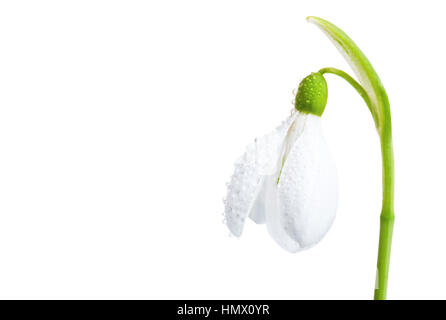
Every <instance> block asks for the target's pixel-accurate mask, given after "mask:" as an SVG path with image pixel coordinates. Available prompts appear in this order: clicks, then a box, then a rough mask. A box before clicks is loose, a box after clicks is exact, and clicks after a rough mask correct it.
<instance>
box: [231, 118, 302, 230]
mask: <svg viewBox="0 0 446 320" xmlns="http://www.w3.org/2000/svg"><path fill="white" fill-rule="evenodd" d="M297 114H298V112H296V113H294V114H293V115H292V116H291V117H289V118H288V119H287V120H285V121H284V122H283V123H282V124H281V125H280V126H279V127H277V128H276V129H275V130H274V131H273V132H271V133H270V134H268V135H265V136H263V137H261V138H258V139H256V140H255V141H254V143H251V144H250V145H248V147H247V150H246V152H245V154H244V155H243V156H242V157H241V158H240V159H239V161H237V163H236V164H235V172H234V174H233V175H232V177H231V181H230V183H229V185H228V191H227V196H226V199H225V219H226V224H227V226H228V228H229V230H230V231H231V233H232V234H234V235H235V236H237V237H238V236H240V235H241V234H242V231H243V226H244V222H245V219H246V217H247V216H248V215H249V214H250V217H251V218H252V219H253V220H254V221H256V222H257V223H263V222H264V221H265V212H264V211H265V208H264V202H263V201H262V200H261V199H262V198H263V196H262V197H259V193H260V192H261V182H262V180H263V177H264V176H265V175H271V174H273V173H274V172H276V170H277V167H276V166H277V159H278V157H279V154H280V151H281V147H282V143H283V140H284V137H285V135H286V133H287V131H288V128H289V126H290V124H291V123H292V122H293V120H294V119H295V118H296V117H297ZM257 198H258V199H260V200H259V201H256V199H257Z"/></svg>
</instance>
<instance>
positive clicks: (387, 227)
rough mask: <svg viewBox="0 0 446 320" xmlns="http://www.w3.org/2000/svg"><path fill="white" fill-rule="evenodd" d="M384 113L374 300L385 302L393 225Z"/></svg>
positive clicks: (387, 116)
mask: <svg viewBox="0 0 446 320" xmlns="http://www.w3.org/2000/svg"><path fill="white" fill-rule="evenodd" d="M387 111H388V112H385V117H384V119H385V121H384V123H385V125H384V126H383V127H382V130H381V135H380V138H381V139H380V141H381V154H382V162H383V201H382V210H381V217H380V231H379V245H378V264H377V274H376V287H375V300H385V299H386V296H387V279H388V275H389V264H390V249H391V246H392V234H393V223H394V220H395V214H394V211H393V193H394V191H393V188H394V167H393V144H392V128H391V119H390V110H389V109H387Z"/></svg>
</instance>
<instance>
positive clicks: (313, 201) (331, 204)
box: [278, 115, 338, 249]
mask: <svg viewBox="0 0 446 320" xmlns="http://www.w3.org/2000/svg"><path fill="white" fill-rule="evenodd" d="M320 121H321V120H320V117H318V116H313V115H308V118H307V119H306V122H305V128H304V130H303V132H302V134H301V135H300V136H299V137H298V139H297V140H296V141H295V143H294V144H293V146H292V149H291V151H290V152H289V154H288V157H287V158H286V162H285V165H284V167H283V168H282V173H281V175H280V180H279V184H278V203H279V210H278V213H279V217H278V218H279V221H280V224H281V225H282V227H283V229H284V230H285V232H286V234H287V235H288V236H289V237H290V238H291V239H293V240H295V241H296V242H297V243H299V245H300V248H301V249H307V248H310V247H311V246H313V245H315V244H316V243H318V242H319V241H320V240H321V239H322V238H323V236H324V235H325V234H326V233H327V231H328V229H329V228H330V226H331V225H332V223H333V220H334V217H335V214H336V208H337V195H338V191H337V175H336V167H335V165H334V162H333V160H332V158H331V155H330V152H329V149H328V146H327V144H326V142H325V140H324V138H323V136H322V129H321V123H320Z"/></svg>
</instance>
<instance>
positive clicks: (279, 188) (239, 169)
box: [225, 73, 338, 252]
mask: <svg viewBox="0 0 446 320" xmlns="http://www.w3.org/2000/svg"><path fill="white" fill-rule="evenodd" d="M326 102H327V83H326V81H325V79H324V77H323V76H322V74H320V73H313V74H311V75H310V76H308V77H306V78H305V79H304V80H303V81H302V82H301V83H300V85H299V90H298V93H297V96H296V100H295V107H296V110H295V112H294V113H293V114H292V115H291V116H290V117H289V118H287V119H286V120H285V121H284V122H283V123H282V124H281V125H280V126H279V127H277V128H276V129H275V130H274V131H273V132H271V133H269V134H267V135H265V136H263V137H260V138H257V139H256V140H255V141H254V143H252V144H250V145H249V146H248V147H247V150H246V152H245V154H244V155H243V156H242V157H241V158H240V160H239V161H238V162H237V163H236V165H235V172H234V174H233V175H232V177H231V181H230V183H229V184H228V191H227V197H226V199H225V218H226V224H227V226H228V228H229V230H230V231H231V233H232V234H233V235H235V236H237V237H239V236H240V235H241V234H242V231H243V226H244V224H245V221H246V218H247V217H249V218H251V219H252V220H254V221H255V222H256V223H258V224H264V223H265V224H266V226H267V229H268V231H269V233H270V235H271V237H272V238H273V239H274V240H275V241H276V242H277V243H278V244H279V245H280V246H281V247H282V248H284V249H285V250H287V251H289V252H297V251H300V250H304V249H308V248H310V247H312V246H313V245H315V244H316V243H318V242H319V241H320V240H321V239H322V238H323V237H324V235H325V234H326V233H327V231H328V229H329V228H330V226H331V225H332V223H333V219H334V217H335V213H336V207H337V193H338V192H337V177H336V168H335V165H334V162H333V160H332V158H331V155H330V152H329V149H328V147H327V144H326V142H325V140H324V138H323V135H322V128H321V115H322V113H323V111H324V108H325V105H326Z"/></svg>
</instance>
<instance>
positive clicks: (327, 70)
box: [319, 68, 378, 125]
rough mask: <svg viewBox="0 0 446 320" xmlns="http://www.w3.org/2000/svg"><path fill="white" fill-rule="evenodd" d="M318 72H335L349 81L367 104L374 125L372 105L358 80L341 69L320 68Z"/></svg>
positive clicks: (374, 118)
mask: <svg viewBox="0 0 446 320" xmlns="http://www.w3.org/2000/svg"><path fill="white" fill-rule="evenodd" d="M319 73H321V74H324V73H331V74H335V75H337V76H339V77H341V78H343V79H344V80H345V81H347V82H348V83H350V84H351V85H352V87H353V88H355V90H356V92H358V93H359V95H360V96H361V97H362V98H363V99H364V102H365V103H366V104H367V107H368V108H369V111H370V113H371V114H372V117H373V120H374V121H375V125H376V123H377V121H378V119H376V116H375V113H374V112H373V107H372V104H371V102H370V98H369V96H368V94H367V92H366V91H365V90H364V88H363V87H362V86H361V85H360V84H359V83H358V81H356V80H355V79H353V78H352V77H351V76H350V75H349V74H348V73H346V72H344V71H342V70H339V69H336V68H322V69H321V70H319Z"/></svg>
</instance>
